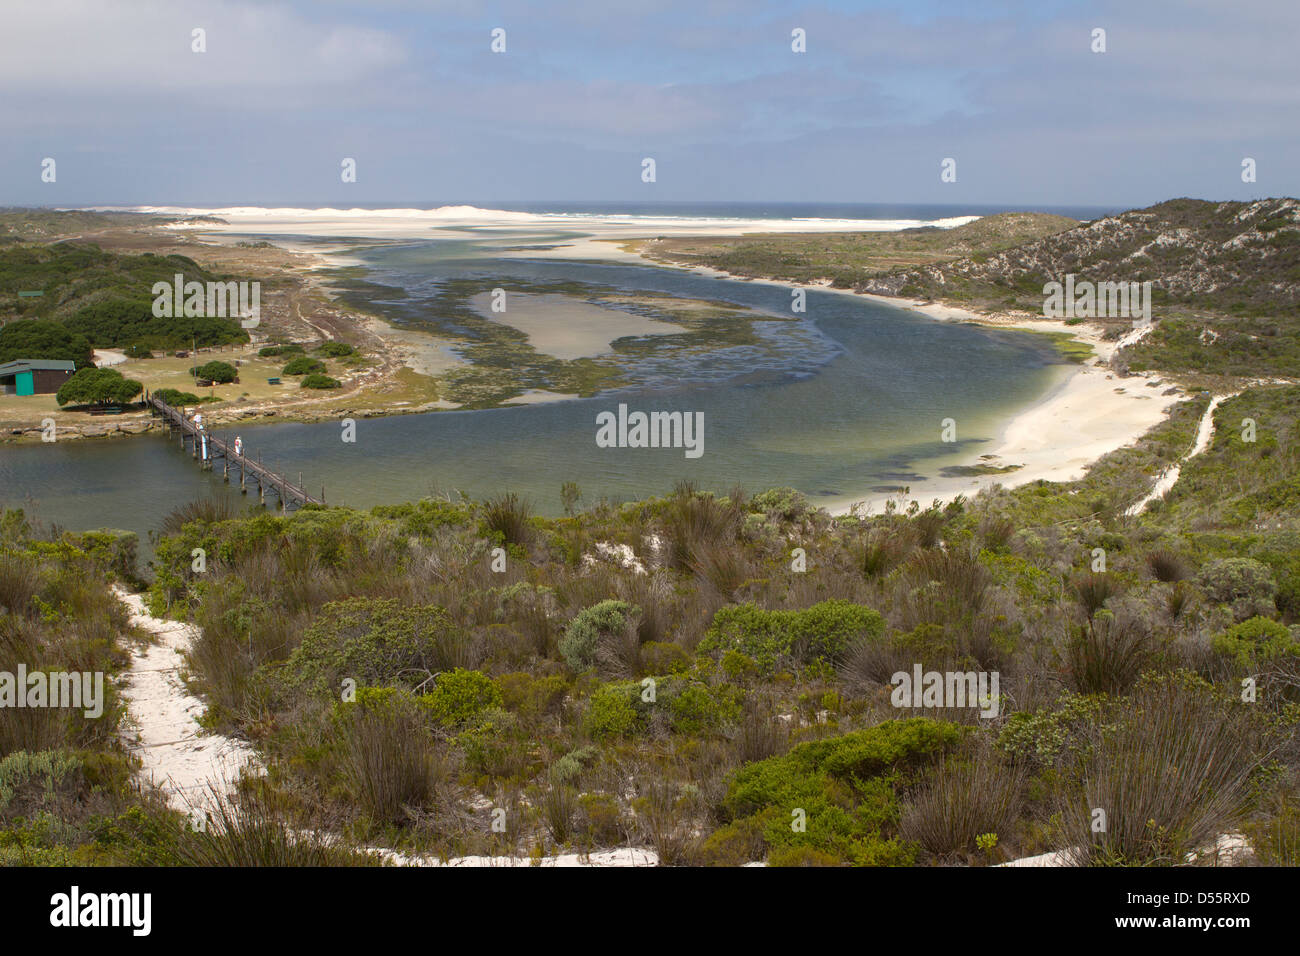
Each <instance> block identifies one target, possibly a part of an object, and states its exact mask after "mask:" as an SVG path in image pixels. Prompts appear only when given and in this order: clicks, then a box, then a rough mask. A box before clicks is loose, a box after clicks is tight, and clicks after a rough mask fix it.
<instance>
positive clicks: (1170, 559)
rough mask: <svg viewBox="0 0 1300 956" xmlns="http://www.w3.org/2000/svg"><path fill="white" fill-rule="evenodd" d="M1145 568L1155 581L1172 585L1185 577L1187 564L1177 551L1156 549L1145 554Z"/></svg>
mask: <svg viewBox="0 0 1300 956" xmlns="http://www.w3.org/2000/svg"><path fill="white" fill-rule="evenodd" d="M1146 562H1147V568H1148V570H1150V572H1151V576H1152V577H1154V578H1155V579H1156V580H1157V581H1164V582H1166V583H1173V582H1174V581H1181V580H1183V579H1184V578H1186V577H1187V574H1188V572H1187V564H1186V562H1184V561H1183V559H1182V557H1181V556H1180V555H1179V554H1178V552H1177V551H1173V550H1170V549H1169V548H1156V549H1155V550H1154V551H1151V552H1149V553H1148V554H1147V557H1146Z"/></svg>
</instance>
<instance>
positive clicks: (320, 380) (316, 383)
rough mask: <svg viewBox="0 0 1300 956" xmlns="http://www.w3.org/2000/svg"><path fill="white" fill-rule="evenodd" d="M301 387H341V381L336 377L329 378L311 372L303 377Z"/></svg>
mask: <svg viewBox="0 0 1300 956" xmlns="http://www.w3.org/2000/svg"><path fill="white" fill-rule="evenodd" d="M302 387H303V388H317V389H329V388H342V387H343V383H342V382H340V381H339V380H338V379H336V378H330V377H329V376H328V375H319V374H312V375H306V376H304V377H303V380H302Z"/></svg>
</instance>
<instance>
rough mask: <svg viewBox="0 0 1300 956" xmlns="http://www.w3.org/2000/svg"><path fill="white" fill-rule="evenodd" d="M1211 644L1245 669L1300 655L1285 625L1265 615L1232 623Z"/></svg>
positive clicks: (1297, 643) (1298, 642)
mask: <svg viewBox="0 0 1300 956" xmlns="http://www.w3.org/2000/svg"><path fill="white" fill-rule="evenodd" d="M1210 646H1211V647H1213V648H1214V650H1215V651H1217V652H1218V653H1220V654H1223V655H1224V656H1226V657H1231V658H1232V659H1233V661H1234V662H1235V663H1236V665H1237V666H1238V667H1239V668H1241V669H1242V670H1244V671H1254V670H1256V668H1257V667H1258V666H1259V664H1261V663H1263V662H1265V661H1272V660H1275V659H1277V658H1282V657H1285V656H1287V655H1293V656H1300V641H1297V640H1296V639H1295V638H1294V637H1293V636H1292V635H1291V630H1290V628H1288V627H1287V626H1286V625H1285V624H1279V623H1278V622H1277V621H1274V620H1272V619H1270V618H1267V617H1252V618H1248V619H1247V620H1245V621H1242V622H1241V623H1240V624H1234V625H1233V626H1232V627H1230V628H1228V629H1227V630H1226V631H1224V632H1223V633H1222V634H1217V635H1215V637H1214V638H1213V639H1212V640H1211V642H1210Z"/></svg>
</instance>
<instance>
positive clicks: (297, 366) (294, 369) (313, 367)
mask: <svg viewBox="0 0 1300 956" xmlns="http://www.w3.org/2000/svg"><path fill="white" fill-rule="evenodd" d="M280 371H281V374H283V375H310V374H312V373H315V372H324V371H325V363H324V362H322V361H320V360H319V359H314V358H308V357H307V356H305V355H302V356H299V357H298V358H296V359H293V360H291V361H290V362H289V364H288V365H286V366H285V367H284V368H283V369H281V370H280Z"/></svg>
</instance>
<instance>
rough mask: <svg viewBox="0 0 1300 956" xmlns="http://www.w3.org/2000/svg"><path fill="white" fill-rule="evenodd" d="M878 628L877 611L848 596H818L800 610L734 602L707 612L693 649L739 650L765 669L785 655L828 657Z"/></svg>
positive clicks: (880, 631) (803, 660) (804, 659)
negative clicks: (768, 608) (705, 623)
mask: <svg viewBox="0 0 1300 956" xmlns="http://www.w3.org/2000/svg"><path fill="white" fill-rule="evenodd" d="M884 632H885V622H884V619H883V618H882V617H881V616H880V615H879V614H878V613H877V612H875V611H873V610H871V609H870V608H866V607H863V606H861V605H859V604H853V603H851V602H849V601H841V600H832V601H823V602H821V603H820V604H814V605H813V606H812V607H809V608H805V609H804V610H802V611H765V610H763V609H762V608H760V607H758V606H757V605H754V604H735V605H728V606H727V607H724V608H721V609H720V610H719V611H718V612H717V614H715V615H714V616H713V623H712V624H711V625H710V626H709V629H708V631H706V632H705V635H704V640H702V641H701V642H700V646H699V649H700V650H701V651H722V652H724V653H725V652H726V651H730V650H735V651H739V652H741V653H743V654H745V655H746V656H748V657H750V658H752V659H753V660H754V661H755V662H756V663H757V665H758V666H759V668H760V669H761V670H762V671H763V672H764V673H768V674H770V673H772V672H773V671H774V670H775V669H776V666H777V664H778V663H782V662H785V661H793V662H795V663H799V664H811V663H814V662H818V661H825V662H834V661H836V660H838V659H839V658H840V657H841V655H843V654H844V652H845V651H846V650H848V648H849V647H850V646H851V645H852V644H855V643H857V642H859V641H874V640H878V639H880V637H882V636H883V635H884Z"/></svg>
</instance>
